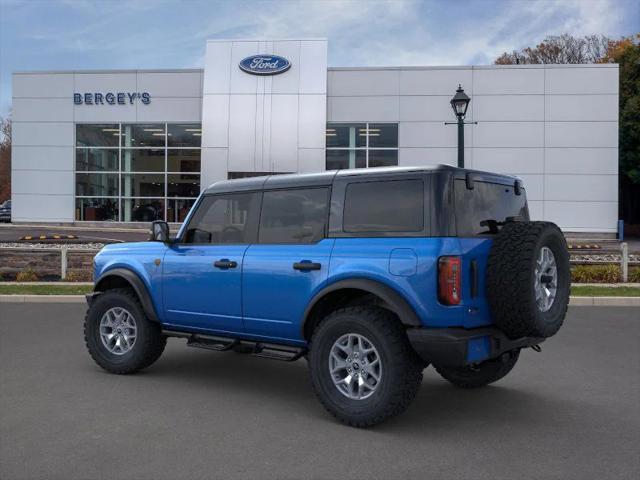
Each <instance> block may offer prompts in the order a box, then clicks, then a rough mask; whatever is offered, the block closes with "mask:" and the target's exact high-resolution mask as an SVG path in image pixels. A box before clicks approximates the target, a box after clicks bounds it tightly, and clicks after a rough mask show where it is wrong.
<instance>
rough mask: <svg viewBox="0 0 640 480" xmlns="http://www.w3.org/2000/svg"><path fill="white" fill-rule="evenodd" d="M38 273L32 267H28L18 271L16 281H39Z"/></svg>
mask: <svg viewBox="0 0 640 480" xmlns="http://www.w3.org/2000/svg"><path fill="white" fill-rule="evenodd" d="M37 281H38V274H37V273H36V272H35V270H33V269H32V268H31V267H27V268H26V269H25V270H23V271H21V272H18V274H17V275H16V282H37Z"/></svg>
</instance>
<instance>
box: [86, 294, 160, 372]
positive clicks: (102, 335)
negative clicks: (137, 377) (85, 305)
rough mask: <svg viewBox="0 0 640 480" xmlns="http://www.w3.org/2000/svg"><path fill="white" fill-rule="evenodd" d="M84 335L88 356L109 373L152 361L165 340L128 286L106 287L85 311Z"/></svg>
mask: <svg viewBox="0 0 640 480" xmlns="http://www.w3.org/2000/svg"><path fill="white" fill-rule="evenodd" d="M84 339H85V343H86V345H87V350H89V354H90V355H91V358H93V360H94V361H95V362H96V363H97V364H98V365H99V366H101V367H102V368H104V369H105V370H107V371H108V372H111V373H118V374H126V373H133V372H136V371H138V370H141V369H143V368H146V367H148V366H150V365H151V364H152V363H154V362H155V361H156V360H157V359H158V358H159V357H160V355H162V352H163V351H164V348H165V346H166V344H167V338H166V337H165V336H163V335H162V333H161V331H160V326H159V325H158V324H157V323H155V322H152V321H150V320H149V319H148V318H147V316H146V315H145V313H144V310H143V309H142V306H141V305H140V302H139V301H138V298H137V297H136V296H135V294H134V293H133V292H132V291H131V290H128V289H122V288H118V289H114V290H108V291H106V292H104V293H103V294H101V295H100V296H98V297H97V298H96V299H95V300H94V301H93V303H92V304H91V307H90V308H89V310H88V311H87V315H86V317H85V322H84Z"/></svg>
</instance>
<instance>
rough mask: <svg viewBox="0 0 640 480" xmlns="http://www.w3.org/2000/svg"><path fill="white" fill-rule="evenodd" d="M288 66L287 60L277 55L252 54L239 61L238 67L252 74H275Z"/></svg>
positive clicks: (284, 70)
mask: <svg viewBox="0 0 640 480" xmlns="http://www.w3.org/2000/svg"><path fill="white" fill-rule="evenodd" d="M290 67H291V63H289V60H287V59H286V58H284V57H279V56H278V55H252V56H250V57H247V58H245V59H244V60H242V61H241V62H240V69H241V70H244V71H245V72H247V73H250V74H252V75H277V74H278V73H282V72H286V71H287V70H289V68H290Z"/></svg>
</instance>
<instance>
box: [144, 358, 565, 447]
mask: <svg viewBox="0 0 640 480" xmlns="http://www.w3.org/2000/svg"><path fill="white" fill-rule="evenodd" d="M168 353H169V355H167V354H165V356H163V358H161V359H160V360H159V361H158V363H157V364H155V365H154V366H153V367H151V368H150V369H148V370H146V371H145V372H143V373H142V376H143V377H147V378H148V379H151V378H154V379H159V378H165V377H166V378H167V379H168V381H169V380H170V381H171V382H172V384H173V386H175V382H180V388H184V386H186V385H188V387H189V391H190V392H192V394H194V395H199V394H202V395H210V394H211V392H212V390H215V391H223V392H225V394H226V395H236V396H240V397H244V396H245V395H246V396H259V397H263V398H264V402H265V403H268V402H278V403H279V405H278V406H279V407H283V404H284V407H286V408H287V409H291V410H292V411H295V412H296V414H297V415H308V416H312V417H314V418H316V419H318V420H320V421H322V420H324V421H326V422H332V423H335V420H334V419H333V418H332V417H331V416H330V415H329V414H327V413H326V412H325V411H324V409H323V408H322V406H321V405H320V403H319V402H318V401H317V400H316V398H315V395H314V393H313V390H312V387H311V382H310V380H309V375H308V370H307V365H306V361H305V360H304V359H301V360H298V361H297V362H292V363H287V362H277V361H265V360H263V359H258V358H253V357H251V356H247V355H240V354H235V353H233V352H223V353H220V352H207V351H193V350H191V349H183V350H180V349H172V351H171V352H168ZM424 373H425V379H424V380H423V384H422V388H421V389H420V391H419V392H418V395H417V397H416V399H415V400H414V402H413V403H412V405H411V406H410V407H409V409H408V410H407V411H406V412H405V413H404V414H402V415H400V416H398V417H396V418H394V419H391V420H390V421H388V422H386V423H384V424H382V425H379V426H377V427H374V429H375V430H376V431H379V432H388V433H391V432H394V431H402V432H414V433H416V434H420V435H433V434H436V433H438V432H439V431H445V430H447V431H450V430H451V428H456V429H457V428H459V429H461V431H464V430H465V429H468V428H471V429H477V428H481V427H482V425H483V424H484V423H486V422H491V423H492V425H493V427H494V428H495V427H496V426H498V427H500V426H502V427H507V428H508V427H510V426H515V425H518V426H520V427H523V426H524V427H526V426H527V424H531V425H532V426H533V425H539V424H540V421H541V420H540V419H541V418H548V412H550V411H553V412H556V413H557V414H558V415H561V416H562V415H565V414H566V415H571V411H572V408H575V405H570V404H565V403H564V402H563V401H562V400H561V399H559V398H558V397H547V396H543V395H541V394H539V393H537V392H536V391H534V390H532V389H531V388H527V387H524V390H522V389H521V388H520V387H514V386H512V385H509V383H510V382H509V380H508V379H505V380H502V381H501V382H499V383H497V384H495V385H490V386H488V387H485V388H480V389H474V390H465V389H460V388H457V387H454V386H452V385H450V384H449V383H447V382H446V381H444V380H442V379H441V378H440V377H439V376H437V374H436V373H435V372H434V370H433V369H432V367H429V368H428V369H426V370H425V372H424ZM163 381H164V380H163ZM519 385H522V383H519ZM172 388H173V387H172ZM500 424H503V425H500Z"/></svg>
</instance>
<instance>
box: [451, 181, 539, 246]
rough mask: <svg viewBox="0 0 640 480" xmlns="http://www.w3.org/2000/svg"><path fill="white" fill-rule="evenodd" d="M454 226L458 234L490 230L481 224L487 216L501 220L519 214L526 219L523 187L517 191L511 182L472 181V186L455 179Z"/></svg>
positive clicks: (462, 235) (464, 234) (470, 234)
mask: <svg viewBox="0 0 640 480" xmlns="http://www.w3.org/2000/svg"><path fill="white" fill-rule="evenodd" d="M454 189H455V209H456V230H457V233H458V236H459V237H469V236H475V235H481V234H488V233H490V231H489V227H487V226H486V225H481V222H483V221H486V220H495V221H497V222H504V221H505V220H506V219H507V217H516V216H519V217H522V219H523V220H529V209H528V207H527V198H526V194H525V191H524V189H522V194H521V195H516V194H515V192H514V188H513V187H512V186H510V185H501V184H498V183H488V182H480V181H475V182H473V189H472V190H470V189H468V188H467V186H466V182H465V181H464V180H455V185H454Z"/></svg>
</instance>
